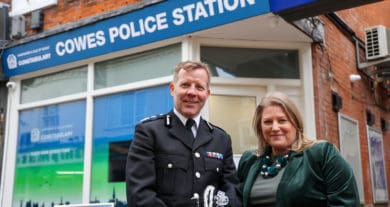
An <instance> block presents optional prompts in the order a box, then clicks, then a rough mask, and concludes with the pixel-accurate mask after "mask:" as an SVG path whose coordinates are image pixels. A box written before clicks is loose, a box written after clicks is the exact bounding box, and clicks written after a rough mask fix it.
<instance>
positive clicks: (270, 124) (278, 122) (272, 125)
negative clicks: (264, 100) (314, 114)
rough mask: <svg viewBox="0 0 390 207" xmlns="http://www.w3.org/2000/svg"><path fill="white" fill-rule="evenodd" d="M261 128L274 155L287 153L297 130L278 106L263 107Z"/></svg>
mask: <svg viewBox="0 0 390 207" xmlns="http://www.w3.org/2000/svg"><path fill="white" fill-rule="evenodd" d="M261 129H262V132H263V136H264V139H265V141H266V142H267V143H268V144H269V145H270V146H271V147H272V153H273V154H274V155H280V154H286V153H288V151H289V148H290V147H291V145H292V144H293V143H294V142H295V140H296V133H297V130H296V129H295V127H294V125H293V124H292V123H291V121H290V120H289V119H288V117H287V115H286V113H285V112H284V111H283V109H282V107H280V106H275V105H271V106H267V107H265V108H264V110H263V114H262V118H261Z"/></svg>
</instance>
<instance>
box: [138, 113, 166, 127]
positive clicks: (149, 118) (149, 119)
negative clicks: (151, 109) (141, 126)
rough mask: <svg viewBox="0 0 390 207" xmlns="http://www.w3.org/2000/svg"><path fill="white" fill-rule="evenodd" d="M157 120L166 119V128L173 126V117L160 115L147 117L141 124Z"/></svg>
mask: <svg viewBox="0 0 390 207" xmlns="http://www.w3.org/2000/svg"><path fill="white" fill-rule="evenodd" d="M157 119H165V120H164V121H165V126H167V127H170V126H171V123H172V117H171V115H169V114H159V115H153V116H149V117H146V118H144V119H142V120H141V121H140V122H141V123H145V122H149V121H154V120H157Z"/></svg>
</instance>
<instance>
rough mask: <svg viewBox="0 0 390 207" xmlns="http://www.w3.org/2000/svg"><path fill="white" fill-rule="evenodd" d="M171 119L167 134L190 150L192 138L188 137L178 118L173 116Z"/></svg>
mask: <svg viewBox="0 0 390 207" xmlns="http://www.w3.org/2000/svg"><path fill="white" fill-rule="evenodd" d="M173 117H174V118H173V119H172V127H171V128H170V129H169V133H171V134H172V136H173V137H174V138H176V139H178V140H179V141H180V142H182V143H183V144H184V145H185V146H187V147H188V148H190V149H192V144H193V143H194V138H193V137H192V136H190V134H189V133H188V131H187V130H186V128H185V127H184V125H183V123H181V121H180V120H179V118H178V117H177V116H176V115H175V116H173Z"/></svg>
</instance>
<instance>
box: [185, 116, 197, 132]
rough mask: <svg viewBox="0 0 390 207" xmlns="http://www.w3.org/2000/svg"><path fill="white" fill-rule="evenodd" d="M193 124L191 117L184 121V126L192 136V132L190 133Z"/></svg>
mask: <svg viewBox="0 0 390 207" xmlns="http://www.w3.org/2000/svg"><path fill="white" fill-rule="evenodd" d="M194 124H195V121H194V120H193V119H187V122H186V128H187V130H188V131H189V132H190V133H191V135H192V136H194V133H192V129H191V128H192V126H193V125H194Z"/></svg>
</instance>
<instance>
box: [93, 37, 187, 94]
mask: <svg viewBox="0 0 390 207" xmlns="http://www.w3.org/2000/svg"><path fill="white" fill-rule="evenodd" d="M180 60H181V45H180V44H175V45H171V46H167V47H163V48H158V49H155V50H150V51H146V52H143V53H139V54H135V55H131V56H126V57H121V58H117V59H112V60H108V61H104V62H99V63H96V65H95V89H100V88H104V87H110V86H117V85H121V84H126V83H132V82H136V81H142V80H147V79H153V78H159V77H163V76H169V75H172V72H173V71H172V70H173V68H174V67H175V65H176V64H177V63H178V62H179V61H180Z"/></svg>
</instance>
